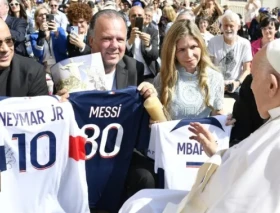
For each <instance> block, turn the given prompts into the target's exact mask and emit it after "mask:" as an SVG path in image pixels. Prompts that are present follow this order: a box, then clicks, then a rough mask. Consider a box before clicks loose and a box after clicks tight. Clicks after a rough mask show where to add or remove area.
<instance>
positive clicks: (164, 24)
mask: <svg viewBox="0 0 280 213" xmlns="http://www.w3.org/2000/svg"><path fill="white" fill-rule="evenodd" d="M176 16H177V14H176V12H175V10H174V9H173V7H171V6H165V7H164V8H163V11H162V16H161V18H160V22H159V25H158V26H159V36H160V44H162V42H163V38H164V36H165V33H166V32H167V31H168V29H169V28H170V26H171V25H172V24H173V22H174V21H175V19H176Z"/></svg>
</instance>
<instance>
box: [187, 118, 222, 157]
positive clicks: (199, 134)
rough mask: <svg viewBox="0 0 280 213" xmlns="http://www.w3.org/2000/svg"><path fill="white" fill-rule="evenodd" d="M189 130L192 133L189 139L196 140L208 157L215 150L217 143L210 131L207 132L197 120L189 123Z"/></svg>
mask: <svg viewBox="0 0 280 213" xmlns="http://www.w3.org/2000/svg"><path fill="white" fill-rule="evenodd" d="M189 130H190V131H191V132H192V133H193V134H194V135H193V136H191V137H190V139H191V140H196V141H197V142H198V143H200V144H201V145H202V146H203V150H204V151H205V153H206V155H207V156H208V157H211V156H212V155H214V154H215V153H216V152H217V149H218V144H217V143H216V141H215V139H214V137H213V135H212V134H211V132H209V131H208V129H206V128H205V127H204V126H203V125H201V124H200V123H197V122H195V123H190V127H189Z"/></svg>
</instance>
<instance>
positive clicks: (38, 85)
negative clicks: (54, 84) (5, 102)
mask: <svg viewBox="0 0 280 213" xmlns="http://www.w3.org/2000/svg"><path fill="white" fill-rule="evenodd" d="M9 72H10V74H9V77H8V84H7V96H11V97H23V96H39V95H48V87H47V83H46V72H45V71H44V67H43V66H42V65H41V64H39V63H38V62H36V61H34V59H31V58H27V57H23V56H20V55H17V54H15V55H14V57H13V60H12V62H11V65H10V71H9Z"/></svg>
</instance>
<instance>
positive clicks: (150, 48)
mask: <svg viewBox="0 0 280 213" xmlns="http://www.w3.org/2000/svg"><path fill="white" fill-rule="evenodd" d="M144 16H145V13H144V9H143V8H142V7H140V6H133V7H132V8H131V9H130V11H129V20H130V22H131V26H130V27H129V28H128V34H127V39H128V40H127V43H126V53H125V54H126V55H128V56H130V57H133V58H135V59H136V60H137V61H140V62H142V63H143V64H144V66H145V70H144V79H145V80H146V81H149V82H152V81H153V78H154V77H155V76H156V74H157V72H158V68H159V66H158V64H157V61H156V60H157V58H158V56H159V49H158V43H159V42H158V30H156V29H155V28H154V27H152V26H151V25H148V26H143V24H144Z"/></svg>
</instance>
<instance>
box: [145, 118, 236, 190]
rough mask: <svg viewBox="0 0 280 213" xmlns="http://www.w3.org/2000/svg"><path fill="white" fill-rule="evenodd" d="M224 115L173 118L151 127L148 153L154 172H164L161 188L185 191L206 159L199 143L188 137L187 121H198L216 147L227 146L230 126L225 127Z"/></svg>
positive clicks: (224, 147)
mask: <svg viewBox="0 0 280 213" xmlns="http://www.w3.org/2000/svg"><path fill="white" fill-rule="evenodd" d="M226 119H227V116H224V115H220V116H215V117H208V118H204V119H198V120H187V119H183V120H175V121H169V122H163V123H158V124H155V125H153V126H152V132H151V138H150V145H149V151H148V156H149V157H151V158H154V159H155V172H158V170H159V169H163V171H164V188H166V189H178V190H187V191H189V190H190V189H191V187H192V185H193V183H194V181H195V178H196V174H197V171H198V169H199V167H200V166H201V165H202V164H203V163H204V162H206V161H207V160H208V157H207V155H206V154H205V152H204V151H203V147H202V145H201V144H199V143H197V142H195V141H194V140H190V139H189V137H190V136H192V135H193V133H191V132H190V131H189V130H188V127H189V123H190V122H200V123H202V124H203V125H204V126H205V127H207V128H208V129H209V131H210V132H211V133H212V134H213V135H214V137H215V138H216V140H217V142H218V144H219V149H227V148H228V147H229V137H230V132H231V126H225V123H226Z"/></svg>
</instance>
